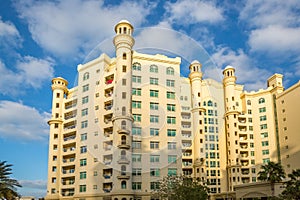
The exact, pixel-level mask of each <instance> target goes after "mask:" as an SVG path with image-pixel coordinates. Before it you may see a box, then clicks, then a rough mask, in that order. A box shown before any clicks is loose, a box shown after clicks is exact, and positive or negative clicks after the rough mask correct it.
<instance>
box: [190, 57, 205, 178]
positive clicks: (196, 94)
mask: <svg viewBox="0 0 300 200" xmlns="http://www.w3.org/2000/svg"><path fill="white" fill-rule="evenodd" d="M201 67H202V65H201V64H200V63H199V61H197V60H195V61H193V62H192V63H191V65H190V67H189V68H190V74H189V79H190V82H191V90H192V91H191V94H192V119H193V136H194V142H193V145H194V148H193V151H194V152H193V154H194V175H195V176H196V175H197V177H200V178H201V179H202V180H203V181H205V179H206V169H205V146H204V130H203V125H202V124H204V113H205V109H204V108H203V107H202V104H201V103H202V97H201V95H202V86H201V84H202V71H201ZM196 171H197V172H198V171H199V172H200V173H199V174H198V173H196Z"/></svg>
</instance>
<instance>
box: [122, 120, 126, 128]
mask: <svg viewBox="0 0 300 200" xmlns="http://www.w3.org/2000/svg"><path fill="white" fill-rule="evenodd" d="M121 128H122V129H126V121H125V120H123V121H122V122H121Z"/></svg>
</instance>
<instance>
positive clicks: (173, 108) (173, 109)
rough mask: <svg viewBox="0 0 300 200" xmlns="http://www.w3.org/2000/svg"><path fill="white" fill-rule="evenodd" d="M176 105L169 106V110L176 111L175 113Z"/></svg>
mask: <svg viewBox="0 0 300 200" xmlns="http://www.w3.org/2000/svg"><path fill="white" fill-rule="evenodd" d="M175 107H176V106H175V104H167V110H168V111H174V112H175Z"/></svg>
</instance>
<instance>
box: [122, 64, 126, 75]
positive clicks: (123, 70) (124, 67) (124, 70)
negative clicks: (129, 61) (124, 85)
mask: <svg viewBox="0 0 300 200" xmlns="http://www.w3.org/2000/svg"><path fill="white" fill-rule="evenodd" d="M122 72H124V73H125V72H126V65H123V66H122Z"/></svg>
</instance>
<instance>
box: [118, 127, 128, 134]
mask: <svg viewBox="0 0 300 200" xmlns="http://www.w3.org/2000/svg"><path fill="white" fill-rule="evenodd" d="M118 133H119V134H126V135H129V134H130V131H129V130H127V129H126V126H122V127H121V129H120V130H118Z"/></svg>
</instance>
